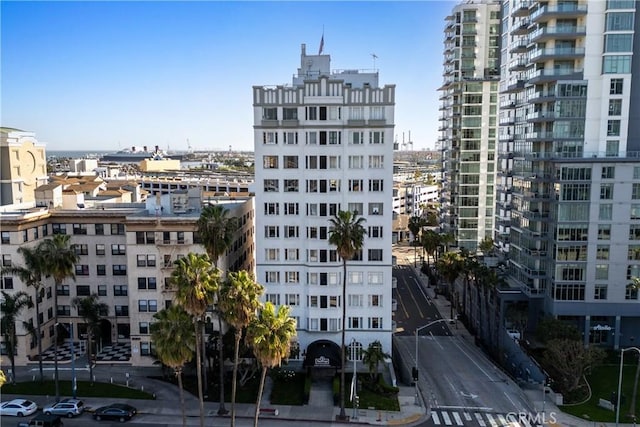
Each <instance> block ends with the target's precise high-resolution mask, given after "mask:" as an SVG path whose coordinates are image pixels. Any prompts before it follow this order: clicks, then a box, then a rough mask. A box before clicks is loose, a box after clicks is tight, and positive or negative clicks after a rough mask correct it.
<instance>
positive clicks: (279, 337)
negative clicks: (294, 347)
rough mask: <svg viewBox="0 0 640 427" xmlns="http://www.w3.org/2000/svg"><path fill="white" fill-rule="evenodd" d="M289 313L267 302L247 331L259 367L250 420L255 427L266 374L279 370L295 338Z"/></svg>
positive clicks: (294, 325) (292, 319) (292, 320)
mask: <svg viewBox="0 0 640 427" xmlns="http://www.w3.org/2000/svg"><path fill="white" fill-rule="evenodd" d="M290 312H291V308H289V307H288V306H286V305H281V306H280V308H278V311H277V312H276V309H275V306H274V305H273V304H272V303H271V302H267V303H266V304H265V305H264V307H263V308H262V309H261V310H260V311H259V312H258V315H257V316H256V317H255V318H254V319H253V320H252V321H251V323H250V324H249V327H248V328H247V342H248V343H249V345H251V347H252V348H253V354H254V355H255V356H256V359H257V360H258V362H259V363H260V366H261V367H262V373H261V375H260V388H259V389H258V398H257V401H256V412H255V415H254V418H253V425H254V427H258V416H259V415H260V401H261V400H262V392H263V390H264V379H265V377H266V375H267V370H268V369H269V368H274V367H276V366H280V363H281V362H282V359H284V358H286V357H287V356H288V355H289V350H290V348H291V340H292V339H293V337H295V336H296V321H295V319H294V318H293V317H291V316H290V315H289V313H290Z"/></svg>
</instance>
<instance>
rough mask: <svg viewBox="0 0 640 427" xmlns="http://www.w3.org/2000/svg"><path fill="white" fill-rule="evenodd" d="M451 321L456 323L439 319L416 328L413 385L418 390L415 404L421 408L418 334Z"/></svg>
mask: <svg viewBox="0 0 640 427" xmlns="http://www.w3.org/2000/svg"><path fill="white" fill-rule="evenodd" d="M450 321H455V319H438V320H434V321H433V322H429V323H427V324H426V325H424V326H420V327H419V328H416V332H415V334H416V360H415V368H414V372H413V377H414V378H413V383H414V385H415V388H416V400H415V404H416V405H417V406H421V405H420V398H419V397H418V332H420V331H421V330H423V329H426V328H428V327H429V326H433V325H435V324H436V323H440V322H450Z"/></svg>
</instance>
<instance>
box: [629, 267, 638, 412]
mask: <svg viewBox="0 0 640 427" xmlns="http://www.w3.org/2000/svg"><path fill="white" fill-rule="evenodd" d="M627 286H628V287H629V289H631V290H635V291H636V292H638V291H640V277H632V278H631V283H629V285H627ZM639 380H640V354H638V367H637V368H636V376H635V379H634V380H633V392H632V395H631V409H630V410H629V416H630V417H631V419H633V420H635V419H636V403H635V402H636V397H637V396H638V381H639Z"/></svg>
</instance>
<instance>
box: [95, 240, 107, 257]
mask: <svg viewBox="0 0 640 427" xmlns="http://www.w3.org/2000/svg"><path fill="white" fill-rule="evenodd" d="M104 251H105V248H104V244H103V243H97V244H96V255H104Z"/></svg>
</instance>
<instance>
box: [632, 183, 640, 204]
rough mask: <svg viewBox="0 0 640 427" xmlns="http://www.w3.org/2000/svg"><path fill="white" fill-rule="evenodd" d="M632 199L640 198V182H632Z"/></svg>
mask: <svg viewBox="0 0 640 427" xmlns="http://www.w3.org/2000/svg"><path fill="white" fill-rule="evenodd" d="M631 199H633V200H640V184H631Z"/></svg>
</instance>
